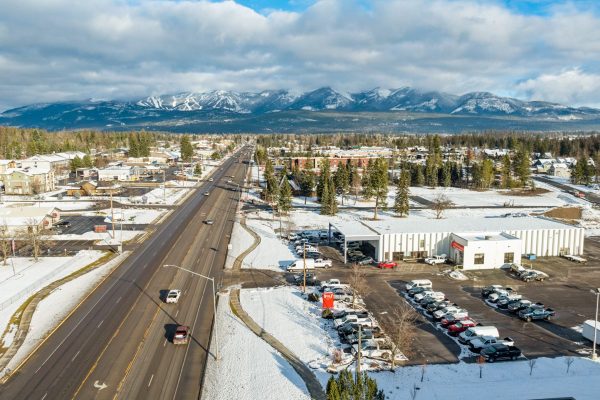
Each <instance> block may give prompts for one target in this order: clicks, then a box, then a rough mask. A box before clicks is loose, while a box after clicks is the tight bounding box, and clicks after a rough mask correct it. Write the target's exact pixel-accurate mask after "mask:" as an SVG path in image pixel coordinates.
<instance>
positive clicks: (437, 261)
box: [425, 254, 447, 265]
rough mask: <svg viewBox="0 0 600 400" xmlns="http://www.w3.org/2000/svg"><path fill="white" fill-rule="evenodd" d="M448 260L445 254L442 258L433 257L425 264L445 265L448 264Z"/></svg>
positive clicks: (427, 259)
mask: <svg viewBox="0 0 600 400" xmlns="http://www.w3.org/2000/svg"><path fill="white" fill-rule="evenodd" d="M446 259H447V258H446V255H445V254H442V255H440V256H431V257H427V258H426V259H425V263H427V264H429V265H436V264H444V263H445V262H446Z"/></svg>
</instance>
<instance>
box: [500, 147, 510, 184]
mask: <svg viewBox="0 0 600 400" xmlns="http://www.w3.org/2000/svg"><path fill="white" fill-rule="evenodd" d="M511 171H512V167H511V162H510V156H509V155H508V154H505V155H504V157H503V158H502V187H503V188H504V189H510V188H511V187H512V178H511Z"/></svg>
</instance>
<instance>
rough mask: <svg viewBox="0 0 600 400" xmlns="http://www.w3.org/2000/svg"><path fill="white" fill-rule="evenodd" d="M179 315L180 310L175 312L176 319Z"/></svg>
mask: <svg viewBox="0 0 600 400" xmlns="http://www.w3.org/2000/svg"><path fill="white" fill-rule="evenodd" d="M177 314H179V310H177V311H175V318H177Z"/></svg>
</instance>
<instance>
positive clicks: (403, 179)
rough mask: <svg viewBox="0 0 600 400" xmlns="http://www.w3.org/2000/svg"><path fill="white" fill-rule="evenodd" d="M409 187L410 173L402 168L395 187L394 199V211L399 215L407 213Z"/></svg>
mask: <svg viewBox="0 0 600 400" xmlns="http://www.w3.org/2000/svg"><path fill="white" fill-rule="evenodd" d="M409 187H410V173H409V171H408V170H406V169H403V170H402V172H401V173H400V179H399V181H398V186H397V188H396V198H395V201H394V212H395V213H396V214H398V216H399V217H404V216H407V215H408V210H409Z"/></svg>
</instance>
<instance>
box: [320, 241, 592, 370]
mask: <svg viewBox="0 0 600 400" xmlns="http://www.w3.org/2000/svg"><path fill="white" fill-rule="evenodd" d="M586 247H587V249H588V252H589V255H588V254H586V258H587V259H588V263H587V264H585V265H581V264H577V263H573V262H571V261H568V260H566V259H562V258H548V259H538V260H536V261H533V267H534V268H536V269H538V270H541V271H544V272H546V273H548V275H550V278H549V280H547V281H544V282H535V281H534V282H528V283H525V282H522V281H521V280H519V279H517V278H515V277H514V276H512V275H510V274H509V273H507V272H506V271H504V270H486V271H468V272H466V275H467V276H468V277H469V280H466V281H457V280H454V279H451V278H449V277H448V276H447V275H446V274H442V273H441V271H443V270H447V269H449V268H450V266H448V265H443V266H439V267H438V266H429V265H426V264H422V263H410V264H409V263H404V264H401V265H399V266H398V267H397V268H396V269H394V270H380V269H378V268H376V267H374V266H366V267H365V268H367V271H368V272H367V280H368V282H369V286H370V288H371V291H370V293H369V294H368V295H367V296H365V302H366V305H367V308H368V309H369V311H371V312H372V313H373V314H374V315H378V314H382V313H383V314H385V313H389V312H392V311H393V310H394V308H396V307H397V306H398V303H399V302H402V301H405V299H404V297H403V293H404V285H405V283H406V282H407V281H409V280H412V279H429V280H431V281H432V282H433V289H434V290H436V291H442V292H444V293H445V295H446V297H447V298H448V299H449V300H450V301H452V302H454V303H456V304H458V305H459V306H460V307H462V308H465V309H467V310H468V311H469V315H470V317H472V318H473V319H474V320H475V321H476V322H478V323H480V324H483V325H493V326H496V327H497V328H498V330H499V332H500V336H501V337H506V336H509V337H511V338H513V339H514V341H515V346H517V347H518V348H520V349H521V350H522V352H523V355H524V356H525V357H534V358H535V357H554V356H559V355H586V354H589V353H590V351H591V343H590V342H588V341H586V340H585V339H583V338H582V337H581V335H580V333H579V332H578V331H576V330H575V329H576V328H578V327H579V326H580V325H581V323H582V322H583V321H585V320H586V319H593V318H594V313H595V296H594V295H593V294H591V293H590V292H589V291H590V290H591V289H592V288H595V287H600V274H599V272H600V259H599V258H598V257H596V256H592V255H593V254H600V240H597V239H590V240H588V241H587V243H586ZM320 251H321V252H322V253H323V254H324V255H326V256H328V257H331V258H333V261H334V262H333V264H334V266H333V267H332V268H330V269H327V270H319V271H318V272H317V276H318V279H320V280H326V279H331V278H340V279H341V280H342V281H344V278H346V279H347V278H348V276H349V269H348V267H347V266H344V265H343V264H342V263H341V261H340V259H339V252H337V250H336V249H333V248H328V247H327V246H321V247H320ZM336 254H337V256H336ZM336 257H337V259H336ZM524 265H527V266H529V265H528V264H527V263H525V264H524ZM491 284H499V285H503V286H506V287H511V288H513V289H514V290H515V291H517V292H518V293H519V294H522V295H523V297H524V298H527V299H530V300H532V301H534V302H541V303H543V304H545V305H546V306H548V307H551V308H553V309H554V310H555V311H556V317H555V318H553V319H552V320H551V321H533V322H526V321H523V320H521V319H519V318H518V317H517V316H516V315H514V314H510V313H508V312H507V311H504V310H500V309H497V308H494V307H492V306H490V305H488V304H487V303H486V302H485V301H484V300H483V299H482V297H481V294H480V292H481V288H482V287H485V286H487V285H491ZM416 328H417V337H416V345H415V348H414V354H412V357H410V362H409V364H423V363H429V364H431V363H448V362H456V361H458V359H459V356H460V355H461V351H462V349H461V347H460V346H459V345H458V344H457V343H456V342H455V341H454V339H453V338H451V337H450V336H448V335H447V334H446V333H444V331H443V330H439V329H437V328H436V327H435V324H434V323H432V321H431V320H430V319H429V318H428V317H426V316H423V315H422V316H421V317H420V320H419V323H418V324H417V327H416ZM574 328H575V329H574ZM463 355H464V353H463ZM462 359H463V360H464V361H466V362H475V361H476V357H475V355H474V354H472V355H470V356H466V357H463V358H462Z"/></svg>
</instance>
